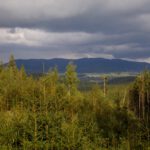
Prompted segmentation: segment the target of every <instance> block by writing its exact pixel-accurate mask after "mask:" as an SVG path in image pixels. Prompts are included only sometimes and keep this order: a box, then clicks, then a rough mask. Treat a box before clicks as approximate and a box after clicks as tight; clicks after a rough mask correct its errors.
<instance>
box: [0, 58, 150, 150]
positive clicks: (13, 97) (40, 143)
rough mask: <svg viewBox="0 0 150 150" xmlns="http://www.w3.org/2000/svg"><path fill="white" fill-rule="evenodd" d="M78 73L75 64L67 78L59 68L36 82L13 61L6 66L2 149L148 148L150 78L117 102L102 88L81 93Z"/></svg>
mask: <svg viewBox="0 0 150 150" xmlns="http://www.w3.org/2000/svg"><path fill="white" fill-rule="evenodd" d="M75 69H76V67H75V66H74V65H73V64H71V63H70V64H68V66H67V68H66V73H65V76H64V77H63V78H62V77H61V78H60V76H59V73H58V70H57V68H54V69H53V70H51V71H49V72H48V73H47V74H43V75H42V76H41V77H38V78H34V77H32V76H31V75H30V76H29V75H27V74H26V72H25V70H24V68H23V67H22V68H21V69H17V67H16V65H15V61H14V58H13V56H11V58H10V61H9V63H8V65H7V66H4V65H3V64H2V63H1V65H0V149H1V150H5V149H10V150H11V149H12V150H16V149H19V150H21V149H22V150H105V149H121V150H127V149H130V150H134V149H135V150H138V149H139V150H142V149H148V147H149V140H150V137H149V134H150V133H149V129H150V117H149V115H150V110H149V109H150V73H149V72H148V71H146V72H144V73H143V74H141V75H140V76H139V77H137V79H136V81H135V82H134V83H133V84H132V85H131V86H130V88H129V89H127V90H126V91H124V92H123V94H120V90H121V89H119V88H118V93H117V94H116V95H114V96H113V97H112V96H111V95H110V94H109V92H107V93H106V91H105V90H104V91H105V93H104V92H103V90H102V88H101V87H99V85H94V86H92V87H91V89H90V90H89V91H80V90H78V84H79V80H78V77H77V73H76V71H75ZM105 86H106V85H105ZM108 90H109V89H108ZM111 90H113V88H112V89H111ZM111 92H113V91H111Z"/></svg>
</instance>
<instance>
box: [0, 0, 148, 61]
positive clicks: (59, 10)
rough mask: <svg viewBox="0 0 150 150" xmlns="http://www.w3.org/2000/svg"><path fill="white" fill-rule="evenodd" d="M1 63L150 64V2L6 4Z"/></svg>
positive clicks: (2, 6)
mask: <svg viewBox="0 0 150 150" xmlns="http://www.w3.org/2000/svg"><path fill="white" fill-rule="evenodd" d="M0 1H1V3H0V59H2V60H3V61H7V60H8V58H9V55H10V54H14V56H15V58H25V59H27V58H47V59H48V58H54V57H57V58H58V57H60V58H72V59H76V58H82V57H103V58H109V59H111V58H120V59H128V60H136V61H147V62H150V42H149V41H150V1H149V0H132V1H129V0H126V1H121V0H82V1H81V0H26V1H24V0H11V1H10V0H0Z"/></svg>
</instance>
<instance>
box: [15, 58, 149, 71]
mask: <svg viewBox="0 0 150 150" xmlns="http://www.w3.org/2000/svg"><path fill="white" fill-rule="evenodd" d="M70 61H72V62H73V63H74V64H75V65H76V66H78V67H77V69H76V71H77V72H78V73H112V72H140V71H142V70H144V69H146V68H147V69H150V64H149V63H144V62H134V61H126V60H121V59H104V58H82V59H74V60H70V59H61V58H55V59H27V60H21V59H18V60H16V65H17V67H18V68H21V66H22V65H23V66H24V67H25V69H26V71H27V73H43V71H44V72H48V71H49V69H51V68H54V67H55V66H57V68H58V70H59V72H60V73H64V72H65V70H66V66H67V64H68V63H69V62H70Z"/></svg>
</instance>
